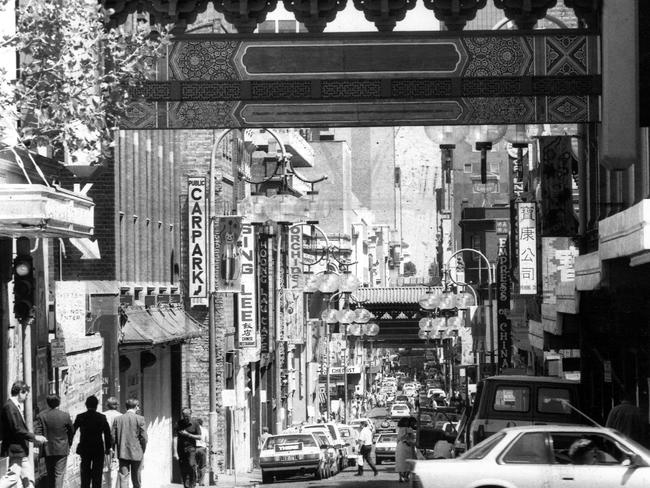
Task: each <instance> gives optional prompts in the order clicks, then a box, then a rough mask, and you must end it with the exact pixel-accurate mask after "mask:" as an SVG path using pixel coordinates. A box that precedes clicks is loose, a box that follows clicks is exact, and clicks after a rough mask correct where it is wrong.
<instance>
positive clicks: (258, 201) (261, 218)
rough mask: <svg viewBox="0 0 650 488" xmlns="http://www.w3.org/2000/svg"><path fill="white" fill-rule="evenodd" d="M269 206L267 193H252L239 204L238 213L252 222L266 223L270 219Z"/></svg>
mask: <svg viewBox="0 0 650 488" xmlns="http://www.w3.org/2000/svg"><path fill="white" fill-rule="evenodd" d="M268 206H269V199H268V198H267V197H266V195H255V194H252V195H250V196H248V197H246V198H244V199H243V200H241V201H240V202H239V203H238V204H237V207H238V213H239V214H240V215H243V216H244V218H245V219H246V220H247V221H249V222H250V223H252V224H260V223H264V222H266V221H267V220H268V216H267V215H266V208H268Z"/></svg>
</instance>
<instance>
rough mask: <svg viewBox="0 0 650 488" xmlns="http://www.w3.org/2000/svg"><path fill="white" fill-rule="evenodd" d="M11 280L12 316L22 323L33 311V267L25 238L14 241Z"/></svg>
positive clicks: (28, 244)
mask: <svg viewBox="0 0 650 488" xmlns="http://www.w3.org/2000/svg"><path fill="white" fill-rule="evenodd" d="M13 279H14V315H15V316H16V318H17V319H18V320H20V321H24V320H27V319H28V318H30V317H31V316H32V313H33V309H34V265H33V260H32V255H31V253H30V243H29V239H28V238H27V237H19V238H18V239H17V241H16V257H15V259H14V265H13Z"/></svg>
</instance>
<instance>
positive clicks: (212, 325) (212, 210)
mask: <svg viewBox="0 0 650 488" xmlns="http://www.w3.org/2000/svg"><path fill="white" fill-rule="evenodd" d="M228 132H230V129H228V130H225V131H222V133H221V134H220V135H219V137H217V139H216V140H215V142H214V144H213V145H212V152H211V154H210V168H209V170H208V187H209V195H208V233H207V234H208V256H207V258H208V259H207V266H206V267H207V270H206V271H207V273H206V274H207V284H208V290H207V292H208V293H207V295H208V389H209V392H208V399H209V409H210V411H209V413H208V429H209V434H210V435H209V441H210V449H209V452H208V456H209V463H208V466H209V470H210V473H209V483H210V485H216V484H217V482H216V478H217V477H216V473H217V470H216V457H215V456H214V454H213V451H214V448H215V446H216V445H217V435H216V429H217V350H216V349H217V337H216V336H217V330H216V319H215V303H214V301H215V291H216V265H217V262H218V260H217V259H216V257H215V242H214V239H215V234H216V233H215V226H216V221H217V205H216V201H215V200H216V193H217V192H216V186H217V184H218V183H221V181H219V182H218V183H217V182H216V181H215V179H216V176H217V175H216V166H217V164H216V160H217V146H219V143H220V142H221V141H222V140H223V138H224V136H225V135H226V134H227V133H228ZM233 178H235V179H236V178H237V175H233Z"/></svg>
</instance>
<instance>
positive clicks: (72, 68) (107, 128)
mask: <svg viewBox="0 0 650 488" xmlns="http://www.w3.org/2000/svg"><path fill="white" fill-rule="evenodd" d="M9 3H10V2H9V0H0V15H9V13H8V10H7V8H8V5H9ZM11 3H13V2H11ZM20 3H21V5H20V6H19V7H17V12H16V19H17V25H16V33H15V34H12V35H5V36H4V37H2V38H0V47H3V48H13V49H15V50H16V52H18V53H19V56H20V61H19V69H18V74H17V77H15V79H14V77H13V76H9V74H8V73H2V72H0V118H2V119H5V121H6V120H7V119H8V120H12V121H16V122H18V126H17V127H16V131H17V134H16V137H17V140H18V144H19V145H20V146H23V147H25V148H30V147H31V148H32V149H35V146H36V145H41V144H43V145H50V146H52V147H53V148H54V149H55V157H57V158H62V156H63V154H64V153H65V152H67V154H68V156H69V158H68V161H69V162H70V163H77V164H88V163H89V162H90V163H101V162H102V161H103V160H105V158H107V157H109V156H110V154H111V149H110V148H111V147H112V146H113V143H114V129H116V128H117V125H118V121H119V119H120V117H121V116H122V115H124V113H125V111H126V109H127V106H128V104H129V103H130V102H131V101H132V100H131V99H130V97H129V91H130V89H131V88H133V87H136V86H137V85H138V84H140V83H142V81H144V80H145V79H146V78H147V77H150V75H151V74H152V73H153V69H154V68H155V61H156V57H157V56H158V55H159V54H160V53H161V52H162V47H163V46H164V45H165V44H166V43H167V40H168V35H167V32H166V31H164V30H162V29H159V30H157V31H156V30H153V29H152V28H151V26H149V25H148V24H146V23H138V25H137V26H136V27H134V28H133V29H130V30H128V31H127V30H126V29H124V28H119V29H107V28H106V25H107V21H108V18H109V15H110V12H109V11H107V10H105V9H104V8H103V7H102V6H101V4H99V3H97V2H95V1H93V0H63V1H59V2H50V1H47V0H35V1H34V0H32V1H27V2H20Z"/></svg>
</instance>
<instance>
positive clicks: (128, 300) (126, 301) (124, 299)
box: [120, 295, 133, 307]
mask: <svg viewBox="0 0 650 488" xmlns="http://www.w3.org/2000/svg"><path fill="white" fill-rule="evenodd" d="M120 305H122V306H123V307H128V306H130V305H133V295H120Z"/></svg>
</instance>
